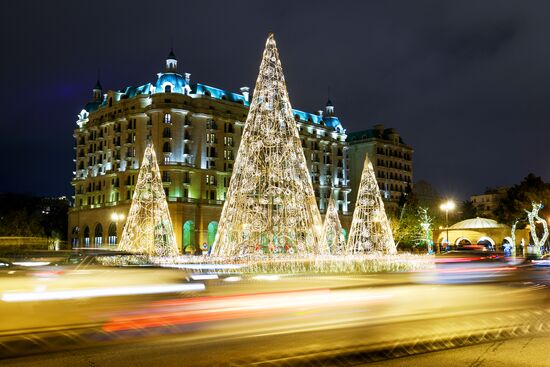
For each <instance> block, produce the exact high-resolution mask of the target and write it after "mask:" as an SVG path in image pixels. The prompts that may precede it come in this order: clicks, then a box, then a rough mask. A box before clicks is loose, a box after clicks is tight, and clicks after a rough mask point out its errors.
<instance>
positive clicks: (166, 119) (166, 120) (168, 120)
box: [164, 113, 172, 124]
mask: <svg viewBox="0 0 550 367" xmlns="http://www.w3.org/2000/svg"><path fill="white" fill-rule="evenodd" d="M171 122H172V115H170V114H169V113H165V114H164V123H165V124H169V123H171Z"/></svg>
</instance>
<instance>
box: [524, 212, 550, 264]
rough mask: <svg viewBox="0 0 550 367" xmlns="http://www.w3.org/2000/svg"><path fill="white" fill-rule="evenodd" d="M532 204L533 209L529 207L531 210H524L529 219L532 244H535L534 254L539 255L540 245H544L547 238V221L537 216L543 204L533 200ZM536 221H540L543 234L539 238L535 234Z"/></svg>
mask: <svg viewBox="0 0 550 367" xmlns="http://www.w3.org/2000/svg"><path fill="white" fill-rule="evenodd" d="M532 205H533V209H531V211H528V210H526V212H527V219H528V220H529V227H530V230H531V237H532V238H533V244H534V246H535V255H536V256H537V257H540V256H541V246H544V244H546V240H547V239H548V223H547V222H546V220H544V219H543V218H541V217H540V216H539V211H540V210H541V209H542V208H543V207H544V205H543V204H542V203H535V202H533V203H532ZM537 223H542V228H543V234H542V237H541V238H539V237H538V235H537V227H536V224H537Z"/></svg>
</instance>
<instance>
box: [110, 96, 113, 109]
mask: <svg viewBox="0 0 550 367" xmlns="http://www.w3.org/2000/svg"><path fill="white" fill-rule="evenodd" d="M109 107H113V97H109Z"/></svg>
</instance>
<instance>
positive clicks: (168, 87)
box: [164, 84, 172, 93]
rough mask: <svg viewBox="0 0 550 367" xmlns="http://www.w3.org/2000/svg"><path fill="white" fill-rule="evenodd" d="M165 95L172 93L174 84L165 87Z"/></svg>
mask: <svg viewBox="0 0 550 367" xmlns="http://www.w3.org/2000/svg"><path fill="white" fill-rule="evenodd" d="M164 93H172V84H166V85H165V86H164Z"/></svg>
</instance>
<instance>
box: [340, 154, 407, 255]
mask: <svg viewBox="0 0 550 367" xmlns="http://www.w3.org/2000/svg"><path fill="white" fill-rule="evenodd" d="M372 251H380V252H382V253H386V254H395V253H396V252H397V250H396V246H395V242H394V241H393V235H392V233H391V229H390V223H389V221H388V217H387V216H386V211H385V210H384V202H383V201H382V196H381V195H380V189H379V187H378V183H377V182H376V177H375V175H374V169H373V167H372V163H371V162H370V160H369V157H368V155H367V156H366V157H365V164H364V166H363V173H362V174H361V183H360V184H359V190H358V192H357V201H356V203H355V210H354V211H353V219H352V221H351V228H350V232H349V238H348V243H347V246H346V253H348V254H354V253H364V252H372Z"/></svg>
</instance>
